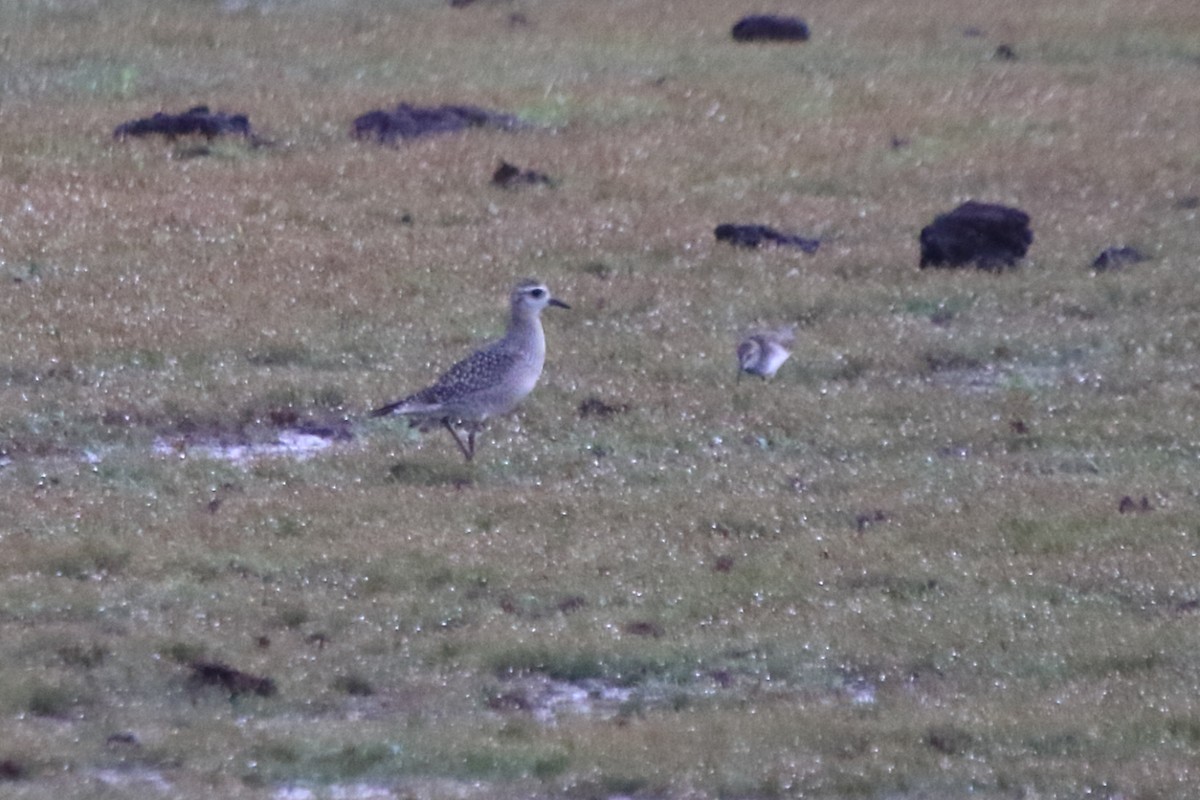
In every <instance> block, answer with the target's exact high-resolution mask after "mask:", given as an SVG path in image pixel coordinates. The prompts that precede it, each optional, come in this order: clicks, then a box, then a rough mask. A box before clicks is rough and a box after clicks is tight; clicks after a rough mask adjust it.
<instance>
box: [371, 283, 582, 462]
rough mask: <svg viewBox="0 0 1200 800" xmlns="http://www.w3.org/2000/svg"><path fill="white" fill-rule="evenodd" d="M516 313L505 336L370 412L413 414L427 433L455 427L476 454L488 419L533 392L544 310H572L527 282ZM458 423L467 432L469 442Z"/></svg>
mask: <svg viewBox="0 0 1200 800" xmlns="http://www.w3.org/2000/svg"><path fill="white" fill-rule="evenodd" d="M509 304H510V308H511V315H510V317H509V321H508V330H507V331H505V333H504V336H503V338H501V339H499V340H497V341H495V342H492V343H491V344H489V345H487V346H485V347H482V348H480V349H479V350H476V351H475V352H474V353H471V355H469V356H467V357H466V358H464V359H463V360H462V361H459V362H458V363H457V364H455V365H454V366H453V367H451V368H450V369H449V370H447V371H446V373H445V374H444V375H442V376H441V377H440V378H438V379H437V382H436V383H434V384H433V385H432V386H430V387H428V388H425V389H422V390H421V391H419V392H416V393H414V394H411V395H409V396H408V397H405V398H404V399H402V400H397V401H396V402H394V403H389V404H388V405H386V406H384V407H383V408H378V409H376V410H374V411H372V412H371V416H372V417H385V416H389V415H391V414H396V415H399V416H405V417H409V418H410V419H411V423H410V424H411V425H413V426H416V427H419V428H420V429H421V430H422V431H426V430H430V429H431V428H433V427H434V426H436V425H439V424H440V425H441V426H442V427H444V428H445V429H446V430H448V431H450V435H451V436H453V437H454V441H455V443H456V444H457V445H458V449H459V450H461V451H462V454H463V456H465V457H466V459H467V461H470V460H471V459H472V458H474V456H475V435H476V434H477V433H479V431H481V430H482V429H483V424H484V422H485V421H486V420H487V419H488V417H493V416H496V415H497V414H507V413H508V412H509V411H512V410H513V409H514V408H516V407H517V404H518V403H520V402H521V400H523V399H524V398H525V395H527V394H529V393H530V392H531V391H533V387H534V386H535V385H536V384H537V382H538V378H539V377H541V374H542V364H543V363H544V362H545V359H546V337H545V334H544V333H543V332H542V320H541V313H542V309H544V308H546V306H557V307H558V308H570V306H569V305H567V304H566V303H564V302H563V301H561V300H559V299H558V298H556V297H553V296H551V294H550V290H549V289H547V288H546V285H545V284H543V283H541V282H539V281H533V280H527V281H522V282H520V283H518V284H517V285H516V286H515V287H514V288H513V290H512V294H511V295H510V297H509ZM455 425H458V426H461V427H462V428H464V429H465V430H466V432H467V441H466V442H465V443H464V442H463V440H462V437H461V436H459V434H458V431H457V430H455Z"/></svg>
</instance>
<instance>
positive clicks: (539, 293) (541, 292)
mask: <svg viewBox="0 0 1200 800" xmlns="http://www.w3.org/2000/svg"><path fill="white" fill-rule="evenodd" d="M529 296H530V297H532V298H533V299H534V300H541V299H542V298H543V297H545V296H546V290H545V289H541V288H538V289H532V290H530V292H529Z"/></svg>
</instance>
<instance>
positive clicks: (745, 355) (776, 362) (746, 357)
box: [737, 327, 796, 381]
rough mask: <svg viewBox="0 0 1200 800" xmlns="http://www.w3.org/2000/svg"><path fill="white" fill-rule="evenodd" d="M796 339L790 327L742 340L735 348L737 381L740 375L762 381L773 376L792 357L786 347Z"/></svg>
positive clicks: (763, 332)
mask: <svg viewBox="0 0 1200 800" xmlns="http://www.w3.org/2000/svg"><path fill="white" fill-rule="evenodd" d="M795 338H796V335H795V333H794V332H793V329H792V328H790V327H786V328H780V329H778V330H775V331H759V332H756V333H751V334H749V335H748V336H746V338H744V339H742V341H741V342H739V343H738V346H737V359H738V380H739V381H740V380H741V379H742V373H743V372H746V373H749V374H751V375H758V376H759V377H760V378H762V379H763V380H764V381H765V380H766V379H767V378H770V377H772V376H774V374H775V372H776V371H777V370H778V369H779V368H780V367H781V366H783V362H785V361H787V360H788V358H789V357H790V356H791V355H792V351H791V350H789V349H788V345H789V344H791V342H792V340H793V339H795Z"/></svg>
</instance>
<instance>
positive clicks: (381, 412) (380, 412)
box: [371, 400, 404, 417]
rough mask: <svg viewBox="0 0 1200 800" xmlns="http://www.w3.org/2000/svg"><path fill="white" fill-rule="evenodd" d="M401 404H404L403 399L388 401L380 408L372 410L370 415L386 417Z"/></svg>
mask: <svg viewBox="0 0 1200 800" xmlns="http://www.w3.org/2000/svg"><path fill="white" fill-rule="evenodd" d="M402 405H404V401H403V400H397V401H396V402H395V403H388V404H387V405H386V406H383V407H382V408H377V409H375V410H374V411H372V412H371V416H372V417H386V416H388V415H390V414H392V413H393V412H394V411H395V410H396V409H397V408H399V407H400V406H402Z"/></svg>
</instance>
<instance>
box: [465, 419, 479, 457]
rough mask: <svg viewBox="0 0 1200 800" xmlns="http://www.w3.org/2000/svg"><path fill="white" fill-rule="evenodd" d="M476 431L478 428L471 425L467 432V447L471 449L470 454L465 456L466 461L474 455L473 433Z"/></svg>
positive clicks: (477, 431)
mask: <svg viewBox="0 0 1200 800" xmlns="http://www.w3.org/2000/svg"><path fill="white" fill-rule="evenodd" d="M477 433H479V428H476V427H474V426H472V427H471V430H470V431H469V432H468V433H467V449H469V450H470V451H471V455H469V456H467V461H470V460H471V458H472V457H473V456H474V455H475V434H477Z"/></svg>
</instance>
